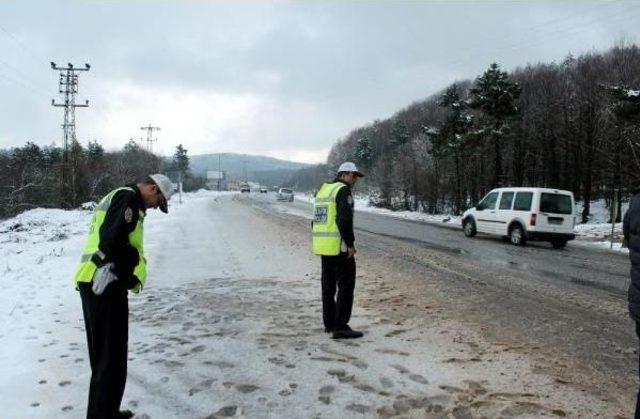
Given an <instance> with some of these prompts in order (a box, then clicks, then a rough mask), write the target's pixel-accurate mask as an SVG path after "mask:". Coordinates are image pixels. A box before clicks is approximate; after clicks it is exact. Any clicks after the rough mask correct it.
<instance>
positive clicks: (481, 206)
mask: <svg viewBox="0 0 640 419" xmlns="http://www.w3.org/2000/svg"><path fill="white" fill-rule="evenodd" d="M483 209H484V205H482V204H478V205H476V210H477V211H482V210H483Z"/></svg>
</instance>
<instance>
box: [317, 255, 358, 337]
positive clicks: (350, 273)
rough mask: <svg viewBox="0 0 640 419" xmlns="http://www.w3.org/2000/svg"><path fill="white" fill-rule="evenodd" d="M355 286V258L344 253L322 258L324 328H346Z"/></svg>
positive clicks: (349, 317)
mask: <svg viewBox="0 0 640 419" xmlns="http://www.w3.org/2000/svg"><path fill="white" fill-rule="evenodd" d="M355 285H356V260H355V258H353V257H352V258H348V257H347V254H346V253H341V254H339V255H338V256H322V319H323V321H324V327H325V328H327V329H330V330H341V329H345V328H346V326H347V324H348V323H349V319H351V308H352V307H353V288H354V287H355ZM336 288H337V291H338V294H337V298H336Z"/></svg>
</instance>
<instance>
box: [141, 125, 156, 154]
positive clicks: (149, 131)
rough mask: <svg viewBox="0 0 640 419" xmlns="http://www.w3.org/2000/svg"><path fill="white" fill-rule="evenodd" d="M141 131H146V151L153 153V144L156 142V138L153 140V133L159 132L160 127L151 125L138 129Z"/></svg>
mask: <svg viewBox="0 0 640 419" xmlns="http://www.w3.org/2000/svg"><path fill="white" fill-rule="evenodd" d="M140 129H141V130H143V131H144V130H146V131H147V151H148V152H149V153H153V142H154V141H158V139H157V138H153V131H154V130H155V131H160V127H152V126H151V124H149V126H147V127H140Z"/></svg>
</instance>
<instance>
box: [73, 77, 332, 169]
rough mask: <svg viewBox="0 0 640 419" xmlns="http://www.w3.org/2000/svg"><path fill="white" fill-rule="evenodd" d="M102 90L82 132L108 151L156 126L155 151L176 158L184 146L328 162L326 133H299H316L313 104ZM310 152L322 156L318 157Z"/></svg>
mask: <svg viewBox="0 0 640 419" xmlns="http://www.w3.org/2000/svg"><path fill="white" fill-rule="evenodd" d="M97 90H98V91H102V92H106V93H105V96H104V97H103V98H101V99H100V101H99V103H94V105H93V107H94V110H93V112H90V113H88V114H87V115H84V116H83V121H84V122H83V123H82V126H83V127H84V128H82V132H83V133H84V135H85V136H87V137H88V138H97V139H99V140H101V141H102V142H103V143H105V145H106V146H107V147H111V148H119V147H121V146H122V145H123V144H124V143H125V142H126V141H127V140H128V138H131V137H132V138H134V139H136V140H137V139H140V138H142V139H143V140H144V139H145V138H146V132H143V131H142V130H140V128H141V127H142V126H147V125H148V124H151V125H152V126H159V127H160V128H161V131H160V132H157V134H156V136H157V138H158V142H157V143H155V144H154V150H156V151H159V152H162V153H164V154H172V153H173V150H174V148H175V146H176V145H177V144H179V143H182V144H184V145H185V146H186V147H187V148H188V150H189V153H191V154H201V153H211V152H236V153H253V154H255V153H258V154H265V155H269V156H274V157H279V158H287V156H294V157H295V158H296V159H303V161H320V160H323V159H324V158H326V153H327V151H328V147H327V146H326V141H325V140H324V138H325V137H324V133H323V132H322V130H316V131H315V134H313V135H310V136H307V135H305V136H304V137H303V136H301V135H300V133H301V132H305V130H306V132H309V131H311V132H313V131H314V130H313V129H311V130H309V127H310V126H311V125H313V124H314V121H315V120H316V119H317V118H316V117H317V114H318V112H317V109H316V108H315V106H314V105H313V104H312V103H309V102H300V101H283V100H281V99H278V98H274V97H270V96H265V95H259V94H250V93H243V94H229V93H225V92H217V91H215V90H203V89H193V88H192V89H183V88H179V87H176V86H173V87H171V86H164V87H153V86H147V85H137V84H133V83H130V82H127V83H122V82H120V81H117V80H113V81H110V82H107V83H106V84H105V85H104V86H102V87H100V88H98V89H97ZM316 125H317V124H316ZM143 143H144V141H143ZM314 144H315V145H316V147H315V148H313V147H310V146H313V145H314ZM318 145H322V146H318ZM311 150H313V152H316V153H317V152H320V153H323V154H322V155H321V156H320V157H318V156H313V155H312V153H313V152H312V151H311Z"/></svg>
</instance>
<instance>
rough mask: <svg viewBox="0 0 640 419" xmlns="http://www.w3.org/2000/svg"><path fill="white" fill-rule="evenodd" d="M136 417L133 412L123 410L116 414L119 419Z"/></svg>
mask: <svg viewBox="0 0 640 419" xmlns="http://www.w3.org/2000/svg"><path fill="white" fill-rule="evenodd" d="M134 416H135V415H134V414H133V412H132V411H131V410H121V411H119V412H118V413H117V414H116V418H117V419H130V418H132V417H134Z"/></svg>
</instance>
